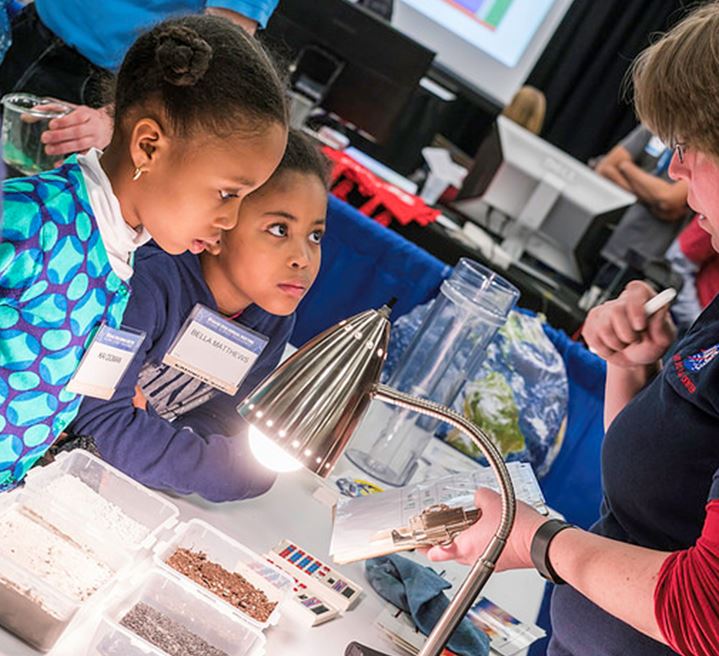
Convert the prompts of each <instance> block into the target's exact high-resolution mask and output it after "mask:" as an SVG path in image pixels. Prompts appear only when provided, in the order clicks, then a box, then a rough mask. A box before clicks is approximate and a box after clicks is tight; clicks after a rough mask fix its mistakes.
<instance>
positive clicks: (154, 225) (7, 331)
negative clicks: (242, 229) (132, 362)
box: [0, 16, 287, 490]
mask: <svg viewBox="0 0 719 656" xmlns="http://www.w3.org/2000/svg"><path fill="white" fill-rule="evenodd" d="M115 107H116V110H115V119H114V120H115V130H114V134H113V139H112V142H111V144H110V146H109V147H108V148H107V149H106V150H105V152H104V153H101V152H99V151H97V150H92V151H90V152H89V153H87V154H86V155H78V156H73V157H71V158H70V159H69V160H67V162H66V163H65V164H64V165H63V166H61V167H59V168H58V169H55V170H53V171H49V172H47V173H43V174H41V175H38V176H34V177H30V178H21V179H15V180H11V181H8V182H6V183H5V184H4V187H3V189H4V194H5V206H4V212H5V224H4V226H3V231H2V243H0V490H2V489H9V488H11V487H13V486H15V485H16V484H17V482H18V481H20V480H21V479H22V478H23V476H24V475H25V473H26V472H27V470H28V469H29V468H30V467H31V466H32V465H33V463H34V462H35V461H36V460H37V459H38V458H40V457H41V456H42V454H43V453H44V452H45V451H46V450H47V448H48V447H49V446H50V445H51V444H52V443H53V442H54V441H55V439H56V438H57V436H58V435H59V434H60V433H61V432H62V431H63V430H64V428H65V427H66V426H67V425H68V424H69V423H70V421H71V420H72V419H73V417H74V416H75V414H76V413H77V410H78V408H79V406H80V402H81V400H82V395H80V394H79V393H76V392H72V391H70V389H68V387H67V386H68V383H69V382H70V381H71V379H72V378H73V375H74V374H75V372H76V369H77V368H78V365H79V363H80V359H81V358H82V356H83V354H84V353H85V352H86V350H87V349H88V346H89V345H90V343H91V342H92V339H93V337H94V335H95V334H96V332H97V330H98V328H99V327H100V326H101V325H103V324H105V325H106V326H108V327H109V328H111V329H120V327H121V324H122V318H123V314H124V311H125V308H126V306H127V302H128V297H129V294H130V285H129V280H130V277H131V275H132V271H133V253H134V251H135V250H136V249H137V248H138V247H139V246H140V245H141V244H143V243H145V242H146V241H148V240H149V239H151V238H152V239H154V240H155V242H156V244H157V245H158V246H159V247H160V248H161V249H162V250H164V251H166V252H167V253H169V254H173V255H177V254H180V253H183V252H185V251H188V250H189V251H191V252H193V253H200V252H202V251H203V250H205V249H210V248H215V247H216V245H217V244H218V243H219V240H220V235H221V233H222V232H223V231H224V230H229V229H231V228H232V227H234V225H235V224H236V223H237V217H238V210H239V207H240V204H241V202H242V199H243V198H244V197H245V196H246V195H247V194H249V193H251V192H252V191H254V190H255V189H257V188H258V187H260V186H261V185H262V184H263V183H264V182H265V181H266V180H267V179H268V178H269V177H270V176H271V174H272V172H273V171H274V169H275V168H276V167H277V165H278V163H279V162H280V160H281V158H282V155H283V152H284V149H285V144H286V140H287V120H286V109H285V103H284V90H283V85H282V82H281V80H280V78H279V77H278V75H277V73H276V71H275V69H274V68H273V66H272V64H271V62H270V61H269V59H268V58H267V56H266V55H265V53H264V51H263V50H262V49H261V47H260V46H259V45H258V44H257V42H256V41H255V40H254V39H252V38H251V37H250V36H248V35H247V34H246V33H245V32H244V31H243V30H242V29H241V28H239V27H237V26H235V25H233V24H232V23H230V22H229V21H226V20H224V19H221V18H217V17H211V16H192V17H186V18H182V19H178V20H170V21H166V22H164V23H160V24H159V25H157V26H156V27H155V28H153V29H152V30H150V31H149V32H147V33H145V34H143V35H142V36H140V37H139V38H138V39H137V41H136V42H135V43H134V45H133V46H132V47H131V48H130V50H129V51H128V53H127V55H126V56H125V59H124V61H123V64H122V67H121V68H120V71H119V73H118V76H117V83H116V102H115ZM75 389H76V388H75Z"/></svg>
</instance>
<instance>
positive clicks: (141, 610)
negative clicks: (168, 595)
mask: <svg viewBox="0 0 719 656" xmlns="http://www.w3.org/2000/svg"><path fill="white" fill-rule="evenodd" d="M120 624H122V626H124V627H126V628H128V629H130V631H132V632H133V633H135V634H136V635H138V636H140V637H141V638H144V639H145V640H147V641H148V642H150V643H152V644H153V645H155V647H159V648H160V649H162V650H163V651H164V652H166V653H168V654H169V655H170V656H228V655H227V652H224V651H222V650H221V649H216V648H215V647H213V646H212V645H210V644H208V643H207V642H205V641H204V640H203V639H202V638H200V636H197V635H195V634H194V633H192V631H188V630H187V629H186V628H185V627H184V626H182V625H181V624H178V623H177V622H175V621H173V620H171V619H170V618H169V617H167V615H163V614H162V613H161V612H159V611H158V610H156V609H154V608H153V607H152V606H148V605H147V604H144V603H142V602H140V603H138V604H135V605H134V606H133V607H132V608H131V609H130V612H128V613H127V615H125V617H123V618H122V620H121V621H120Z"/></svg>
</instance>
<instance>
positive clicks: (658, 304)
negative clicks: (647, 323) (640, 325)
mask: <svg viewBox="0 0 719 656" xmlns="http://www.w3.org/2000/svg"><path fill="white" fill-rule="evenodd" d="M676 297H677V290H676V289H673V288H671V287H668V288H667V289H665V290H664V291H662V292H659V293H658V294H657V295H656V296H654V297H653V298H650V299H649V300H648V301H647V302H646V303H645V304H644V314H645V315H646V316H647V318H649V317H651V316H652V315H653V314H656V313H657V312H659V310H661V309H662V308H663V307H664V306H666V305H669V304H670V303H671V302H672V301H673V300H674V299H675V298H676Z"/></svg>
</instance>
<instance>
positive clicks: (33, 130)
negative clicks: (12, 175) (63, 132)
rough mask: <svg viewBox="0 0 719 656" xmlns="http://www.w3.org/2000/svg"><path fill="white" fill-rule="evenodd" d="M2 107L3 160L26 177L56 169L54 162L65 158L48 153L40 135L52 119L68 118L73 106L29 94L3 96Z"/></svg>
mask: <svg viewBox="0 0 719 656" xmlns="http://www.w3.org/2000/svg"><path fill="white" fill-rule="evenodd" d="M2 104H3V121H2V142H3V159H4V160H5V161H6V162H7V163H8V164H9V165H10V166H12V167H13V168H16V169H17V170H18V171H20V172H22V173H25V174H27V175H34V174H36V173H41V172H42V171H47V170H48V169H52V168H54V167H55V162H56V161H57V160H58V159H62V158H61V157H58V156H57V155H48V154H47V153H46V152H45V144H44V143H42V140H41V136H42V133H43V132H45V131H46V130H47V129H48V125H49V123H50V121H51V120H52V119H54V118H59V117H60V116H65V114H67V113H68V112H70V111H72V107H70V106H69V105H66V104H65V103H62V102H60V101H58V100H54V99H52V98H39V97H38V96H33V95H32V94H29V93H11V94H8V95H7V96H3V98H2Z"/></svg>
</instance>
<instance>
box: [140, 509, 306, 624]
mask: <svg viewBox="0 0 719 656" xmlns="http://www.w3.org/2000/svg"><path fill="white" fill-rule="evenodd" d="M180 548H185V549H191V550H192V551H195V552H202V553H204V554H206V556H207V559H208V560H211V561H212V562H214V563H217V564H218V565H221V566H222V567H223V568H224V569H226V570H227V571H228V572H235V573H237V574H240V575H241V576H243V577H244V578H245V579H247V581H248V582H249V583H251V584H252V585H253V586H255V587H256V588H258V589H260V590H262V591H263V592H264V593H265V595H267V598H268V599H269V600H270V601H274V602H277V606H276V607H275V608H274V610H273V611H272V613H271V614H270V616H269V617H268V619H267V620H266V621H264V622H261V621H259V620H256V619H255V618H253V617H252V616H250V615H249V614H247V613H245V612H243V611H242V610H241V609H239V608H237V607H235V606H233V605H232V604H229V603H228V602H226V601H225V600H223V599H221V598H220V597H218V596H217V595H215V594H213V593H212V592H211V591H210V590H208V589H207V588H205V587H203V586H201V585H199V584H197V583H195V582H194V581H191V579H189V578H188V577H185V576H184V575H183V574H181V573H180V572H178V571H177V570H175V569H174V568H173V567H171V566H170V565H168V564H167V562H165V561H166V560H167V559H168V558H169V557H170V556H171V555H172V554H173V553H175V551H176V550H177V549H180ZM154 559H155V562H156V563H157V564H158V566H159V567H161V568H163V569H164V570H165V571H167V572H169V573H170V574H172V575H173V576H176V577H181V578H182V579H183V580H185V581H189V582H190V583H191V585H193V586H196V587H197V589H198V590H200V591H201V592H202V594H204V595H207V596H209V597H210V598H211V599H214V600H219V601H220V603H222V604H223V605H224V606H225V607H227V608H230V609H232V611H233V612H234V613H236V614H237V615H238V616H239V617H241V618H242V619H243V620H244V621H246V622H249V623H250V624H251V625H253V626H256V627H258V628H260V629H262V630H264V629H266V628H267V627H268V626H270V625H274V624H277V622H278V621H279V618H280V607H281V605H282V603H283V602H284V601H285V600H286V599H287V597H288V596H289V595H290V594H291V593H292V588H293V585H294V583H293V581H292V578H291V577H290V576H289V575H287V574H285V573H284V572H283V571H281V570H280V569H278V568H277V567H275V566H274V565H272V564H271V563H270V562H269V561H268V560H267V559H266V558H264V557H263V556H259V555H258V554H256V553H255V552H254V551H252V550H251V549H249V548H247V547H246V546H245V545H243V544H241V543H239V542H237V540H233V539H232V538H231V537H230V536H229V535H226V534H225V533H223V532H222V531H219V530H217V529H216V528H214V527H213V526H210V525H209V524H207V523H206V522H203V521H202V520H200V519H191V520H190V521H189V522H186V523H182V524H179V525H178V526H177V527H176V529H175V535H174V536H173V537H172V539H171V540H170V541H169V542H168V543H167V544H158V545H157V547H156V549H155V555H154Z"/></svg>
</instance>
